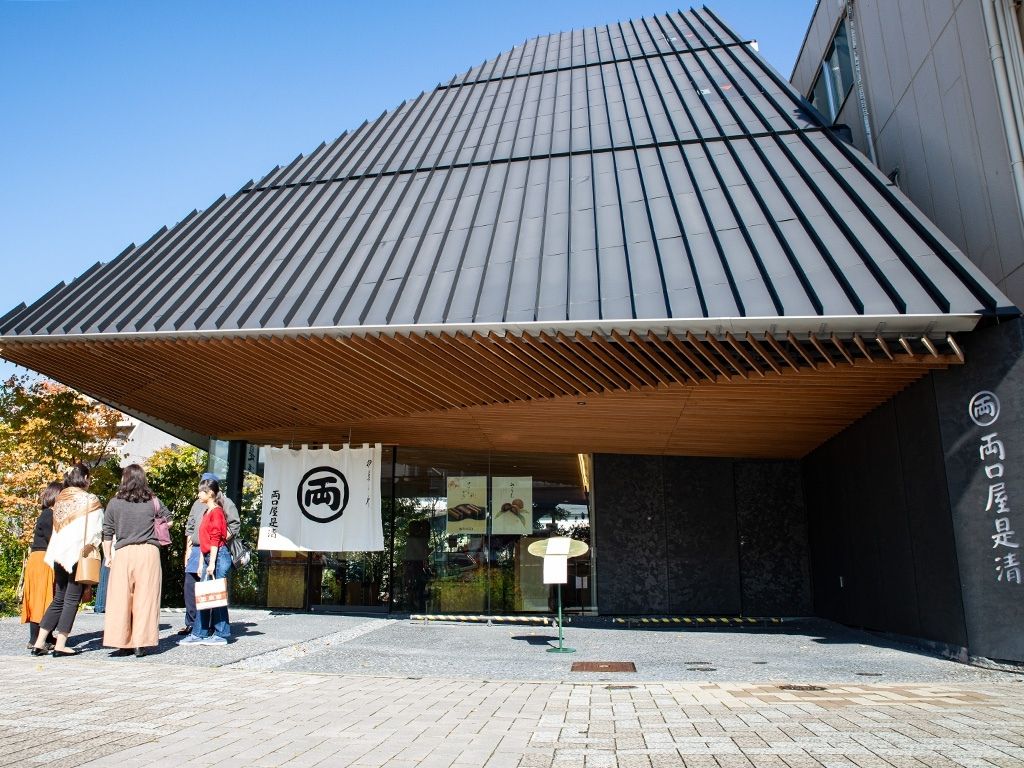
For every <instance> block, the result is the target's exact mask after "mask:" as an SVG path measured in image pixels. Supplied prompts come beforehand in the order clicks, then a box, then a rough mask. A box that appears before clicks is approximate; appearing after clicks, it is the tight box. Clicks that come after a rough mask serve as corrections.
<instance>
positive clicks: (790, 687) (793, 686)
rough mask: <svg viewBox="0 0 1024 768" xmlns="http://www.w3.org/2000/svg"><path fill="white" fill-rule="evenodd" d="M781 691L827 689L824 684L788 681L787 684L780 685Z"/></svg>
mask: <svg viewBox="0 0 1024 768" xmlns="http://www.w3.org/2000/svg"><path fill="white" fill-rule="evenodd" d="M779 690H780V691H827V690H828V688H826V687H825V686H823V685H797V684H795V683H787V684H786V685H780V686H779Z"/></svg>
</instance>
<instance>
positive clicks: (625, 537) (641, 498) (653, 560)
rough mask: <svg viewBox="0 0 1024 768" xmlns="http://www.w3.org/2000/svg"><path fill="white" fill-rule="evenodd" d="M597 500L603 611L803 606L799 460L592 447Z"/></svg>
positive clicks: (801, 609)
mask: <svg viewBox="0 0 1024 768" xmlns="http://www.w3.org/2000/svg"><path fill="white" fill-rule="evenodd" d="M594 506H595V515H594V545H595V559H596V566H597V581H598V598H597V599H598V606H599V608H600V611H601V613H603V614H644V613H652V614H658V613H671V614H717V615H739V614H743V615H747V616H755V615H772V616H780V615H785V616H796V615H807V614H808V613H809V612H810V607H811V599H810V581H809V561H808V549H807V532H806V523H805V515H804V507H803V498H802V494H801V488H800V467H799V464H798V463H797V462H792V461H748V460H738V459H707V458H690V457H673V456H666V457H656V456H624V455H606V454H605V455H596V456H595V457H594Z"/></svg>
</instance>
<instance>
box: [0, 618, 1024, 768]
mask: <svg viewBox="0 0 1024 768" xmlns="http://www.w3.org/2000/svg"><path fill="white" fill-rule="evenodd" d="M163 618H164V620H163V622H162V623H163V624H164V630H163V632H162V635H163V636H164V638H163V639H162V652H161V653H159V654H156V655H153V656H149V657H146V658H144V659H141V660H139V659H135V658H133V657H129V658H115V657H110V656H109V654H108V652H107V651H103V650H99V649H98V646H97V644H95V643H94V640H95V638H94V637H92V636H93V635H94V633H95V628H96V627H98V626H99V621H100V617H96V616H90V615H85V614H83V615H82V616H80V617H79V622H78V624H77V625H76V635H75V636H73V639H74V638H75V637H77V638H78V640H79V642H78V644H77V645H76V647H78V648H79V649H80V650H81V651H82V653H81V654H80V656H79V657H77V658H71V659H53V658H49V657H44V658H38V659H37V658H32V657H30V656H28V655H27V653H26V651H25V650H24V637H23V636H22V635H23V630H24V628H23V627H22V626H20V625H18V624H17V622H16V621H12V620H2V621H0V679H2V680H3V687H2V690H0V765H5V766H6V765H12V766H13V765H17V766H33V765H39V766H54V767H55V768H61V767H63V766H69V767H70V766H96V768H99V767H100V766H103V768H109V766H112V765H113V766H116V767H117V768H134V767H135V766H138V767H139V768H142V766H147V767H148V766H199V765H202V766H210V765H213V766H216V765H218V764H224V763H226V762H229V763H230V764H232V765H246V766H248V765H251V766H256V767H258V768H262V767H264V766H266V767H268V768H269V767H270V766H284V765H287V766H361V767H364V768H372V767H375V766H389V767H390V768H413V766H416V768H448V767H449V766H456V767H458V768H469V767H470V766H475V767H479V766H487V767H488V768H518V767H519V766H524V767H527V768H530V767H533V768H548V767H549V766H551V767H553V768H554V767H558V768H562V767H563V766H564V767H565V768H569V767H570V766H572V767H576V766H578V767H579V768H591V767H594V768H614V767H617V766H622V767H623V768H626V767H627V766H630V767H632V766H715V767H716V768H718V767H725V768H728V767H731V766H755V767H756V768H762V767H766V766H772V767H773V768H774V767H778V768H800V767H802V766H858V767H860V768H869V767H871V766H916V767H918V768H923V767H925V766H927V767H929V768H931V767H932V766H940V767H941V766H968V767H970V768H973V767H975V766H986V767H988V766H1024V682H1022V680H1024V675H1021V674H1012V673H1005V672H998V671H990V670H981V669H977V668H974V667H967V666H964V665H960V664H954V663H953V662H948V661H944V660H941V659H936V658H934V657H931V656H928V655H925V654H920V653H915V652H913V651H912V650H911V649H907V648H902V647H899V646H893V645H892V644H888V643H878V644H875V643H873V642H872V639H871V636H869V635H864V634H863V633H853V634H852V635H851V634H850V631H849V630H844V629H842V628H839V627H835V626H834V625H828V624H827V623H824V622H822V623H819V624H816V625H815V626H814V627H813V629H814V630H815V631H813V632H810V633H805V634H800V633H799V632H797V631H795V630H791V631H788V632H786V633H780V634H776V635H771V634H768V633H740V634H736V633H732V632H729V633H725V632H721V633H693V632H685V631H684V632H651V631H644V630H633V631H628V630H607V629H593V630H590V631H592V632H595V633H599V634H597V635H595V636H590V635H588V634H587V633H586V632H584V630H583V629H575V630H572V631H571V632H570V634H569V636H570V637H571V638H572V639H573V640H574V641H575V642H576V643H577V644H578V645H580V646H583V645H587V646H588V648H590V650H589V651H587V652H584V651H583V650H582V648H581V653H580V654H576V655H575V656H558V655H557V654H547V653H545V652H544V649H545V644H543V643H540V642H536V643H524V642H520V641H518V640H515V639H513V638H514V637H516V636H527V637H531V636H532V637H543V636H544V635H543V633H544V632H545V630H526V629H521V628H509V627H500V628H499V627H461V626H460V627H434V628H431V627H427V628H425V631H424V628H423V627H419V626H417V625H410V624H409V623H408V622H403V621H389V620H386V619H367V618H359V617H324V616H306V615H302V614H296V615H293V616H288V615H274V614H270V613H268V612H259V611H252V612H236V613H235V615H234V617H233V618H234V619H235V620H236V621H237V623H238V624H239V625H240V626H244V628H245V630H246V631H245V632H244V633H243V634H242V635H241V636H240V638H239V639H238V641H237V642H235V643H233V644H232V645H230V646H228V647H227V648H213V647H180V648H179V647H177V646H176V645H175V644H174V640H173V638H172V632H173V629H174V628H175V626H176V621H177V620H176V617H175V616H174V615H172V614H167V615H165V616H164V617H163ZM245 625H247V626H245ZM271 628H273V633H271V632H269V631H268V630H270V629H271ZM286 628H287V629H289V630H290V633H285V632H284V630H285V629H286ZM529 631H536V632H539V633H541V634H538V635H528V634H526V633H527V632H529ZM282 633H284V634H285V635H287V636H286V637H284V636H282ZM488 633H489V634H488ZM438 637H441V638H443V639H444V641H445V642H444V644H443V646H438V645H435V643H434V640H435V639H436V638H438ZM275 638H276V639H275ZM417 638H418V640H417ZM850 638H852V639H853V640H866V641H867V642H843V640H844V639H845V640H849V639H850ZM815 639H817V640H820V641H822V642H820V643H818V644H816V645H815V643H814V640H815ZM395 641H399V642H404V643H405V647H404V648H398V647H397V646H393V645H391V643H392V642H395ZM579 641H583V642H579ZM695 644H696V645H697V646H699V647H701V649H702V650H703V651H704V654H705V656H708V657H718V658H724V657H725V656H726V655H727V654H728V653H730V652H735V650H736V649H738V648H746V649H747V651H748V652H750V653H753V654H754V655H760V656H763V657H765V658H762V659H757V661H762V662H765V663H762V664H753V663H748V666H747V667H746V669H747V671H748V674H747V675H746V679H745V680H743V681H742V682H730V681H728V679H725V678H720V677H719V676H718V672H717V668H713V667H707V666H704V667H700V668H699V669H703V670H711V671H702V672H696V671H694V672H691V671H689V670H691V669H698V668H696V667H692V666H690V667H687V666H686V664H691V665H692V664H695V663H697V662H696V660H689V661H686V660H682V661H680V660H678V659H677V660H676V661H675V669H677V670H678V675H677V676H678V677H680V678H683V677H696V678H703V679H685V680H684V679H677V680H669V679H651V677H649V676H648V674H646V673H645V670H647V672H648V673H650V672H654V673H657V674H656V675H655V676H656V677H660V676H661V672H663V671H665V670H660V671H659V669H660V668H658V667H657V665H655V664H651V663H650V662H649V661H647V662H645V661H643V660H644V659H648V660H654V659H660V658H662V656H663V655H664V656H665V657H666V658H667V657H668V656H670V655H671V653H672V651H673V650H675V651H682V652H683V654H682V655H684V656H688V655H691V654H692V651H693V650H694V647H695ZM811 645H814V646H815V647H814V648H813V650H814V651H815V655H814V656H813V657H808V658H807V661H808V662H809V663H808V666H807V668H806V669H803V670H802V671H801V670H798V669H797V668H796V667H795V666H793V662H792V660H790V659H783V658H781V655H782V654H786V655H792V652H791V650H790V648H799V647H801V646H808V647H809V646H811ZM851 646H852V647H851ZM488 647H491V648H497V649H498V650H499V651H500V653H501V654H502V655H503V656H504V659H505V663H501V662H499V661H495V657H494V656H492V655H488V652H487V648H488ZM626 647H631V648H632V650H633V653H632V660H640V663H638V664H637V668H638V672H637V673H634V674H626V673H619V674H614V675H604V674H601V675H595V674H581V673H572V672H571V671H570V664H571V662H572V661H582V660H588V661H593V660H599V659H601V660H612V659H611V657H609V656H603V655H601V656H595V655H593V653H592V652H591V651H593V652H598V651H610V652H613V653H618V652H619V651H621V650H622V649H623V648H626ZM367 648H372V649H373V650H374V652H375V653H376V654H377V655H378V656H381V657H382V658H383V659H384V661H382V662H381V664H382V665H384V664H385V663H397V664H398V665H399V666H401V665H408V664H409V663H410V662H409V658H410V657H417V656H419V657H420V662H421V663H420V666H419V668H420V669H421V670H429V669H431V668H432V667H431V660H430V659H429V658H428V657H429V656H436V655H437V653H438V652H439V651H440V652H442V653H443V654H444V657H445V664H447V665H448V666H447V667H446V668H447V669H449V670H455V669H457V665H458V664H459V663H460V662H462V663H464V664H465V665H466V666H467V667H468V668H469V669H470V670H471V671H472V672H473V676H472V677H470V676H462V675H450V674H443V675H440V674H434V673H424V674H419V675H406V674H401V670H400V669H397V670H396V669H392V670H391V672H390V673H389V674H383V673H380V672H377V671H374V672H373V673H371V674H358V673H355V672H353V671H352V670H351V669H350V668H349V665H351V664H353V663H355V664H363V663H365V662H364V661H363V660H365V659H366V658H368V655H367V651H366V649H367ZM773 649H775V651H774V652H773ZM217 654H220V655H219V656H218V655H217ZM510 654H514V655H516V656H518V657H520V658H511V657H510ZM818 654H824V656H819V655H818ZM851 654H852V655H853V656H854V657H857V656H858V655H862V656H863V658H860V659H858V658H854V662H853V666H854V667H856V666H858V665H860V664H862V663H865V662H866V661H873V662H880V661H884V662H885V665H886V666H884V667H881V668H883V669H885V676H886V679H885V680H884V681H883V682H875V680H876V678H864V677H857V676H856V674H855V672H853V671H849V672H848V673H840V671H841V670H842V669H843V668H844V667H843V662H842V659H843V658H845V657H848V656H850V655H851ZM828 656H831V657H834V658H833V660H832V661H833V663H832V668H833V669H834V670H836V672H835V679H829V678H828V677H827V676H822V677H819V678H818V679H817V680H816V682H815V683H813V684H811V683H806V682H802V683H799V684H798V686H797V687H798V690H785V689H783V688H781V687H780V686H781V685H786V684H787V683H786V682H783V681H781V680H771V679H767V678H770V677H772V676H773V675H777V674H778V670H779V669H788V670H791V671H801V674H800V675H799V678H800V679H801V680H807V679H811V678H813V674H812V673H813V672H814V669H813V667H814V666H815V665H818V664H820V663H821V662H822V661H827V660H828V659H827V658H826V657H828ZM388 658H391V659H392V661H391V662H387V659H388ZM524 658H525V659H527V660H528V661H530V662H531V663H535V664H536V667H537V669H539V670H541V672H543V674H544V675H547V674H548V673H549V672H550V671H551V670H552V669H554V666H558V667H559V668H560V670H561V672H560V675H559V676H558V679H542V678H541V677H535V678H533V679H530V678H529V677H528V676H526V675H523V674H519V670H520V669H522V664H521V662H522V660H523V659H524ZM619 658H620V659H621V658H622V657H621V656H620V657H619ZM324 659H332V660H334V661H335V667H336V668H335V669H333V670H330V671H315V670H316V668H318V667H321V668H322V667H326V666H329V665H327V664H326V662H325V661H324ZM395 659H397V662H396V661H394V660H395ZM702 661H707V659H703V660H702ZM666 663H667V662H666ZM548 665H552V666H550V667H549V666H548ZM787 665H788V666H787ZM303 666H305V669H304V670H303V671H299V669H300V668H302V667H303ZM442 666H444V665H442ZM765 667H767V668H768V669H776V671H775V672H765V671H763V670H762V668H765ZM485 668H489V672H488V674H486V675H482V674H479V673H480V672H481V671H482V670H484V669H485ZM759 670H762V671H759ZM875 674H878V673H875ZM755 676H756V677H760V678H762V679H759V680H754V679H753V678H754V677H755ZM929 676H930V677H931V678H932V679H931V680H926V679H923V678H926V677H929ZM841 677H842V678H846V679H843V680H840V679H839V678H841ZM709 678H710V679H709ZM900 678H905V679H903V680H902V681H901V680H900ZM790 682H792V681H790ZM811 685H813V687H820V688H824V690H806V688H807V687H808V686H811Z"/></svg>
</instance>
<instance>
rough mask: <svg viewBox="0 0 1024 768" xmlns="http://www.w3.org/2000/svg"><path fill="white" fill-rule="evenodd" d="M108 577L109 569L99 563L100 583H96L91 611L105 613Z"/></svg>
mask: <svg viewBox="0 0 1024 768" xmlns="http://www.w3.org/2000/svg"><path fill="white" fill-rule="evenodd" d="M109 578H110V569H109V568H107V566H106V565H100V583H99V584H97V585H96V602H95V603H93V612H95V613H106V610H107V579H109Z"/></svg>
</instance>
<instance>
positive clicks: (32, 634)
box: [28, 621, 56, 645]
mask: <svg viewBox="0 0 1024 768" xmlns="http://www.w3.org/2000/svg"><path fill="white" fill-rule="evenodd" d="M38 637H39V622H38V621H30V622H29V623H28V643H29V645H35V644H36V639H37V638H38ZM55 640H56V639H55V638H54V636H53V632H50V633H49V634H48V635H47V636H46V642H48V643H52V642H55Z"/></svg>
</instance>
